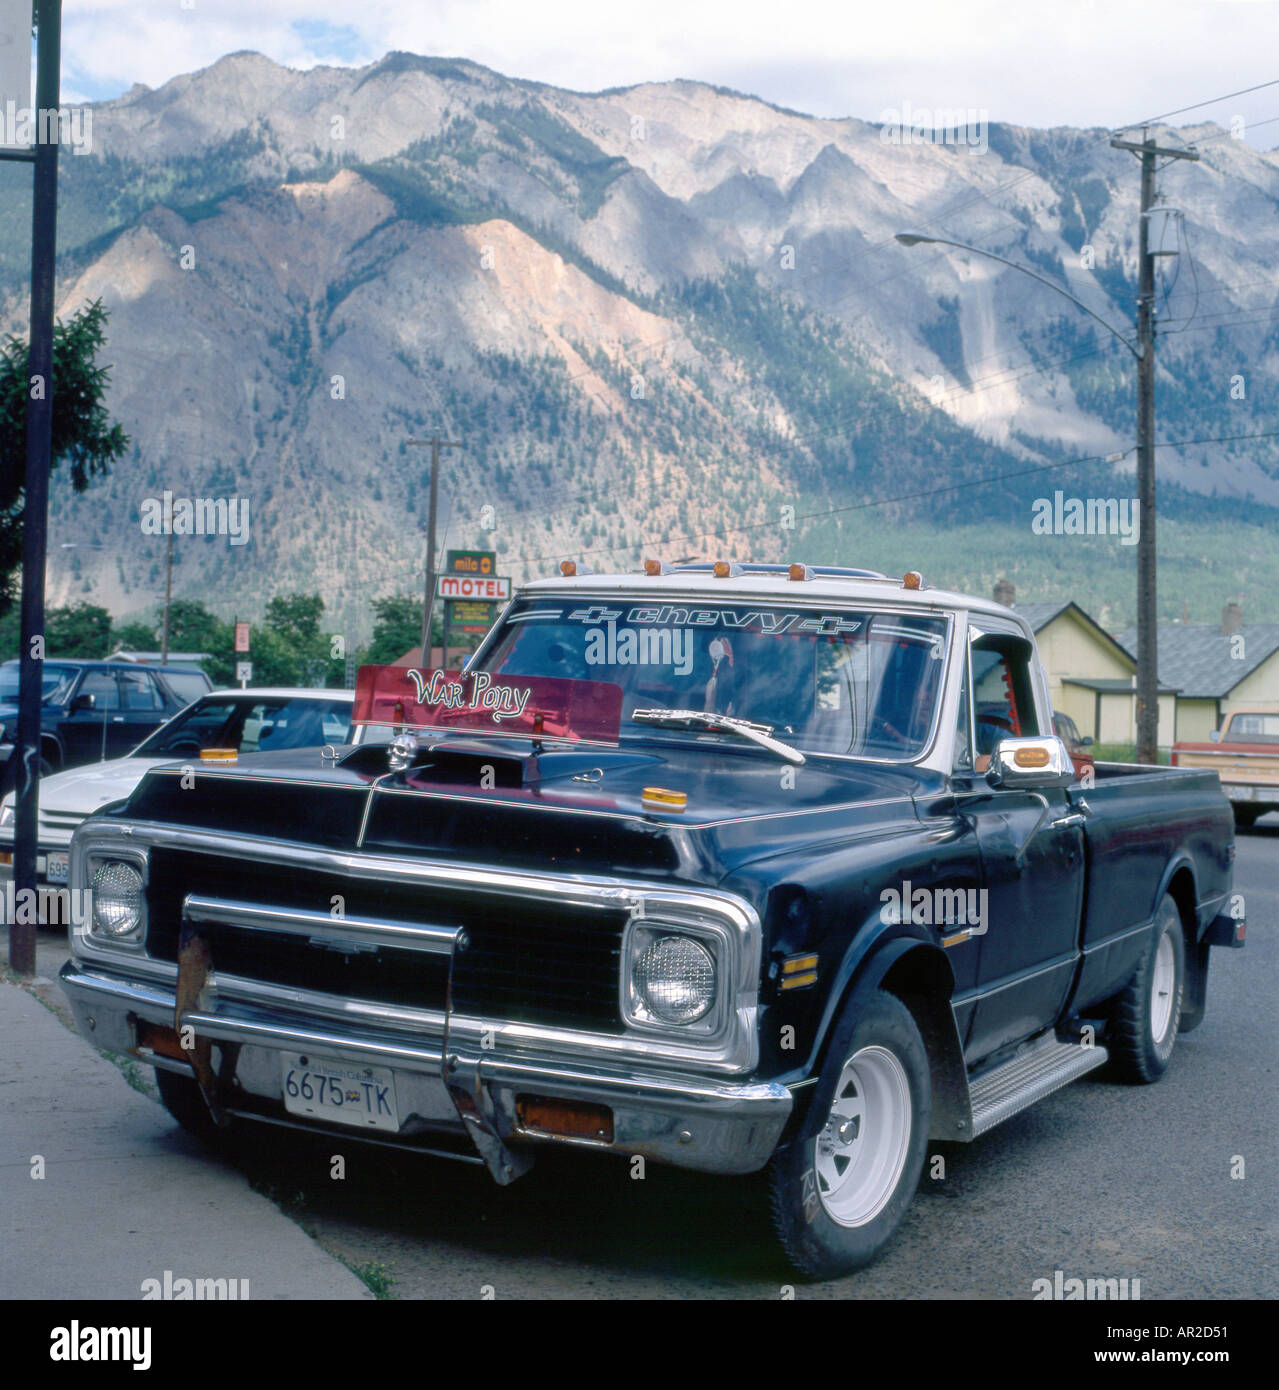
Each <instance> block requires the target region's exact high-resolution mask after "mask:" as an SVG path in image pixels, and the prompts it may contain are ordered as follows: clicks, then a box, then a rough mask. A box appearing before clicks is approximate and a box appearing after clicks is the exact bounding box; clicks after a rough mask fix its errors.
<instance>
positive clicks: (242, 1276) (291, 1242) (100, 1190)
mask: <svg viewBox="0 0 1279 1390" xmlns="http://www.w3.org/2000/svg"><path fill="white" fill-rule="evenodd" d="M41 935H42V936H43V935H44V933H41ZM44 969H45V967H44V962H43V961H42V962H41V973H42V974H43V973H44ZM55 988H57V987H56V986H55ZM41 993H48V991H47V990H43V989H42V990H41ZM58 993H61V990H60V989H59V990H58ZM148 1070H149V1069H146V1068H143V1071H148ZM36 1155H39V1156H40V1157H42V1158H43V1160H44V1173H45V1176H44V1177H43V1178H42V1179H36V1178H33V1176H32V1172H33V1165H34V1161H35V1156H36ZM166 1271H169V1272H170V1274H171V1277H170V1279H169V1280H167V1281H166V1279H165V1272H166ZM146 1279H155V1280H157V1281H159V1283H160V1285H161V1286H163V1285H164V1284H166V1283H167V1284H168V1285H169V1287H170V1288H172V1287H173V1284H174V1281H176V1280H179V1279H193V1280H194V1279H209V1280H225V1281H227V1283H228V1285H229V1284H230V1281H232V1280H237V1281H239V1280H248V1286H247V1289H248V1294H249V1296H250V1297H251V1298H253V1299H270V1298H317V1299H318V1298H323V1299H330V1298H370V1297H372V1295H371V1294H370V1293H369V1291H368V1289H366V1288H365V1286H364V1285H363V1284H362V1283H361V1282H360V1280H359V1279H357V1278H356V1276H355V1275H354V1274H352V1273H351V1272H350V1271H349V1270H348V1269H347V1268H346V1267H345V1266H344V1265H343V1264H341V1263H340V1262H339V1261H338V1260H335V1259H334V1258H333V1257H332V1256H330V1255H328V1254H326V1253H325V1252H324V1250H322V1249H321V1248H320V1246H318V1245H317V1244H316V1243H315V1242H314V1241H313V1240H311V1239H310V1238H309V1237H308V1236H307V1235H305V1234H304V1233H303V1231H302V1230H301V1229H300V1228H299V1227H298V1226H296V1225H295V1224H294V1223H293V1222H292V1221H290V1220H289V1218H288V1217H287V1216H285V1215H284V1214H283V1213H282V1212H281V1211H280V1210H279V1209H278V1208H277V1207H276V1206H275V1205H274V1204H273V1203H272V1202H270V1201H268V1200H267V1199H266V1198H265V1197H262V1196H259V1195H258V1194H257V1193H256V1192H254V1191H252V1190H251V1189H250V1187H249V1185H248V1183H247V1181H246V1180H245V1178H244V1177H243V1175H242V1174H241V1173H239V1172H238V1171H237V1170H236V1169H235V1168H233V1167H231V1166H229V1165H226V1164H223V1163H220V1162H218V1161H217V1160H216V1159H214V1158H212V1157H210V1156H209V1155H208V1154H207V1153H206V1152H205V1150H204V1149H203V1148H202V1147H201V1146H200V1144H199V1143H198V1142H197V1141H196V1140H194V1139H192V1138H191V1137H189V1136H188V1135H186V1134H184V1133H183V1131H182V1130H180V1129H179V1128H178V1127H177V1125H176V1123H175V1122H174V1121H173V1120H172V1119H171V1118H170V1117H169V1115H168V1112H167V1111H165V1110H164V1109H163V1107H162V1106H160V1105H159V1104H158V1103H157V1102H156V1101H153V1100H150V1099H149V1098H148V1097H146V1096H144V1095H141V1094H139V1093H138V1092H137V1091H135V1090H133V1089H132V1087H130V1085H129V1083H128V1082H127V1081H126V1080H125V1078H124V1076H123V1074H122V1073H121V1072H120V1071H119V1069H118V1068H117V1067H115V1066H113V1065H112V1064H111V1063H110V1062H108V1061H106V1060H105V1059H104V1058H102V1057H100V1056H99V1055H98V1054H97V1052H95V1051H94V1049H93V1048H91V1047H90V1046H89V1045H88V1043H86V1042H85V1041H84V1040H83V1039H82V1038H80V1037H79V1036H78V1035H76V1034H74V1033H72V1032H70V1031H68V1029H67V1027H66V1026H65V1024H63V1023H61V1022H59V1020H58V1018H57V1017H55V1015H54V1014H52V1013H51V1012H50V1011H49V1009H48V1008H46V1007H45V1005H44V1004H42V1003H41V1002H40V1001H39V1000H38V999H36V998H33V997H32V995H31V994H29V993H27V991H26V990H24V989H21V988H19V987H17V986H16V985H12V984H8V983H5V982H3V981H0V1298H37V1299H53V1300H57V1299H89V1298H119V1299H138V1298H141V1296H142V1285H143V1281H144V1280H146ZM179 1287H180V1286H179ZM232 1287H234V1288H235V1289H237V1290H240V1289H243V1288H244V1286H243V1285H242V1284H236V1285H234V1286H232Z"/></svg>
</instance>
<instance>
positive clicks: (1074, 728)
mask: <svg viewBox="0 0 1279 1390" xmlns="http://www.w3.org/2000/svg"><path fill="white" fill-rule="evenodd" d="M1053 733H1055V734H1056V735H1057V737H1058V738H1059V739H1061V741H1062V742H1063V743H1064V744H1065V745H1066V752H1068V753H1069V754H1070V760H1071V762H1072V763H1073V764H1074V765H1075V771H1076V773H1078V774H1079V776H1080V777H1082V776H1083V775H1084V771H1085V769H1086V768H1090V767H1091V768H1092V769H1093V772H1092V775H1093V776H1096V763H1095V761H1094V759H1093V755H1092V754H1091V753H1090V752H1089V751H1088V750H1089V749H1090V748H1091V747H1092V746H1093V741H1092V739H1091V738H1081V737H1080V736H1079V726H1078V725H1077V724H1076V723H1075V721H1074V720H1073V719H1072V718H1071V717H1070V715H1068V714H1061V713H1060V712H1059V711H1056V710H1054V711H1053Z"/></svg>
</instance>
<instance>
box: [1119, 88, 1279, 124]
mask: <svg viewBox="0 0 1279 1390" xmlns="http://www.w3.org/2000/svg"><path fill="white" fill-rule="evenodd" d="M1276 86H1279V77H1272V78H1271V79H1270V81H1269V82H1258V83H1257V85H1256V86H1255V87H1241V88H1240V89H1239V91H1237V92H1227V93H1226V94H1225V95H1224V96H1219V97H1210V98H1209V99H1208V100H1207V101H1196V102H1195V103H1194V104H1193V105H1191V106H1179V107H1178V108H1177V109H1176V110H1175V111H1165V112H1164V113H1163V115H1162V116H1147V117H1146V119H1145V120H1144V121H1130V122H1129V123H1128V124H1127V125H1123V126H1116V127H1115V128H1116V130H1133V129H1135V128H1136V127H1137V126H1139V125H1154V123H1155V122H1156V121H1166V120H1167V119H1168V117H1169V116H1180V115H1182V114H1183V113H1185V112H1186V111H1199V110H1202V108H1203V107H1205V106H1216V105H1217V103H1218V102H1220V101H1229V100H1230V99H1231V98H1232V97H1246V96H1247V95H1248V94H1249V93H1250V92H1260V91H1263V90H1264V89H1265V88H1266V87H1276Z"/></svg>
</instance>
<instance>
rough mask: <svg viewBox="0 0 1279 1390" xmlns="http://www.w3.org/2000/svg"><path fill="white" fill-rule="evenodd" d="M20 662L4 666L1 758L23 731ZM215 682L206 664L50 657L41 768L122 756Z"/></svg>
mask: <svg viewBox="0 0 1279 1390" xmlns="http://www.w3.org/2000/svg"><path fill="white" fill-rule="evenodd" d="M20 666H21V663H20V662H19V661H17V660H13V661H6V662H4V663H3V664H0V762H5V761H7V760H8V758H9V755H10V753H11V752H12V751H13V741H14V739H15V738H16V737H17V732H18V673H19V669H20ZM212 689H213V682H212V681H211V680H210V679H209V678H208V676H206V675H205V674H204V672H203V671H201V670H200V668H199V667H198V666H139V665H136V664H134V663H133V662H129V661H73V660H69V659H68V660H63V659H61V658H58V659H55V660H50V661H46V662H45V663H44V687H43V691H42V701H41V707H40V774H41V776H47V775H48V774H49V773H50V772H60V771H62V770H63V769H64V768H69V767H80V766H81V765H82V764H84V763H92V762H102V761H105V760H106V759H107V758H118V757H121V756H122V755H123V754H125V753H127V752H128V751H129V749H130V748H132V747H134V745H135V744H137V743H138V742H140V741H141V740H142V739H143V738H145V737H146V735H147V734H149V733H151V732H152V731H153V730H155V729H158V728H159V727H160V725H161V724H163V723H164V722H165V721H166V720H168V719H172V717H173V716H174V715H175V714H177V712H178V711H179V710H180V709H181V708H182V707H183V706H184V705H186V704H189V703H190V702H191V701H192V700H194V699H196V698H197V697H198V696H200V695H203V694H204V693H205V692H206V691H208V690H212Z"/></svg>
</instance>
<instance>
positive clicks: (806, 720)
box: [475, 598, 947, 761]
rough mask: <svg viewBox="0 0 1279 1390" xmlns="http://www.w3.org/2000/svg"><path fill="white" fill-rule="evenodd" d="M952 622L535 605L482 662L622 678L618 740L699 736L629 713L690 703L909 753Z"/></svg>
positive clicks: (519, 672)
mask: <svg viewBox="0 0 1279 1390" xmlns="http://www.w3.org/2000/svg"><path fill="white" fill-rule="evenodd" d="M946 625H947V620H946V619H945V618H944V617H936V616H931V615H929V616H924V615H915V614H911V613H890V612H858V611H855V610H849V609H831V610H829V611H823V610H820V609H801V608H786V607H774V608H764V607H756V606H753V605H750V604H744V603H743V604H725V605H720V604H710V605H708V606H706V607H693V606H690V605H683V604H679V605H676V604H652V603H649V604H634V603H632V602H630V601H629V600H626V599H621V600H618V599H598V600H595V599H589V598H587V599H579V598H572V599H564V598H545V599H529V600H525V601H523V602H519V603H517V604H515V605H514V606H513V607H512V608H511V610H510V611H509V612H508V613H507V614H506V618H505V621H504V624H503V627H502V629H501V631H500V632H499V634H498V635H497V638H496V640H495V642H494V644H493V646H492V647H490V648H489V649H488V650H487V651H486V652H485V653H484V655H483V657H482V658H481V660H480V662H479V665H478V667H477V668H475V669H479V670H483V671H487V672H489V673H490V674H491V675H493V676H494V677H499V676H504V677H512V676H552V677H558V678H561V679H568V680H579V681H604V682H611V683H613V684H615V685H618V686H620V687H621V689H622V734H623V736H624V737H625V736H628V735H629V736H633V737H638V736H640V735H641V734H642V735H643V736H644V737H645V738H653V737H660V738H672V739H681V740H687V739H689V738H694V739H697V738H705V737H706V735H705V734H700V733H698V732H697V731H696V730H691V731H689V730H675V731H672V730H658V729H656V728H654V727H653V726H651V725H641V724H639V723H637V722H635V721H634V720H633V718H632V715H633V714H634V712H635V711H636V710H637V709H655V708H656V709H671V710H696V711H705V712H707V713H713V714H722V715H733V716H735V717H737V718H739V719H748V720H751V721H754V722H756V723H760V724H767V725H770V726H771V727H772V729H773V731H774V733H775V734H776V735H777V737H778V738H782V739H785V740H786V742H787V743H790V744H793V745H794V746H795V747H797V748H800V749H805V750H808V751H811V752H818V753H839V754H844V755H850V756H859V757H868V758H881V759H890V760H895V761H896V760H903V761H904V760H909V759H911V758H915V757H918V756H919V755H920V754H921V753H922V752H923V751H924V749H925V748H926V747H927V745H928V739H929V734H930V731H931V728H932V723H933V712H934V708H935V706H936V702H937V698H938V691H939V690H940V682H941V672H942V667H943V665H944V663H943V662H942V661H941V660H940V659H939V658H940V657H941V656H942V655H943V654H944V652H945V649H946Z"/></svg>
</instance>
